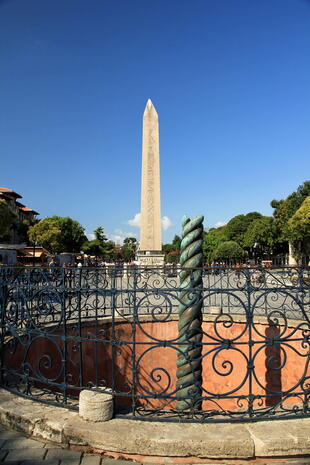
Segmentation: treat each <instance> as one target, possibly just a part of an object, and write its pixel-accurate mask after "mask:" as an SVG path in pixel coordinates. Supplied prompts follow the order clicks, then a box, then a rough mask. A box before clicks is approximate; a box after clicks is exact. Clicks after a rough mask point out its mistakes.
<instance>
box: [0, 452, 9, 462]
mask: <svg viewBox="0 0 310 465" xmlns="http://www.w3.org/2000/svg"><path fill="white" fill-rule="evenodd" d="M7 453H8V451H7V450H0V460H3V459H4V457H5V456H6V455H7Z"/></svg>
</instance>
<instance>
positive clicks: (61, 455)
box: [45, 449, 82, 463]
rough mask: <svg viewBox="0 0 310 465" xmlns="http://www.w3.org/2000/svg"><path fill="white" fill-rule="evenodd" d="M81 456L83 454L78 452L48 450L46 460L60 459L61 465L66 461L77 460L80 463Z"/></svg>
mask: <svg viewBox="0 0 310 465" xmlns="http://www.w3.org/2000/svg"><path fill="white" fill-rule="evenodd" d="M81 455H82V452H80V451H78V450H67V449H48V450H47V454H46V457H45V458H46V460H51V459H59V460H61V463H63V461H65V460H72V461H73V460H76V461H77V462H78V463H79V461H80V459H81Z"/></svg>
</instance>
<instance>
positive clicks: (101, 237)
mask: <svg viewBox="0 0 310 465" xmlns="http://www.w3.org/2000/svg"><path fill="white" fill-rule="evenodd" d="M94 235H95V239H96V240H97V241H99V242H101V243H102V244H103V243H104V242H106V241H107V240H108V239H107V236H106V235H105V233H104V229H103V227H102V226H98V228H96V229H94Z"/></svg>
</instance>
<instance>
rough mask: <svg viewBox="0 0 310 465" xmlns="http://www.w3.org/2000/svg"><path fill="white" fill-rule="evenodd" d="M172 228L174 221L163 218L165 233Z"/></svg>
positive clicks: (162, 223)
mask: <svg viewBox="0 0 310 465" xmlns="http://www.w3.org/2000/svg"><path fill="white" fill-rule="evenodd" d="M171 226H172V221H171V220H170V218H168V216H163V217H162V219H161V227H162V228H163V230H164V231H166V230H167V229H168V228H170V227H171Z"/></svg>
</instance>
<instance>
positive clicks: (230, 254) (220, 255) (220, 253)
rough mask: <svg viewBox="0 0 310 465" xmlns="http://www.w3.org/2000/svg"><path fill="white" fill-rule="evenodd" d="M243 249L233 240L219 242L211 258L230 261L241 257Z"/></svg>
mask: <svg viewBox="0 0 310 465" xmlns="http://www.w3.org/2000/svg"><path fill="white" fill-rule="evenodd" d="M243 256H244V251H243V249H242V248H241V247H240V245H239V244H238V243H237V242H235V241H225V242H221V243H220V244H219V245H218V247H217V248H216V250H215V251H214V252H213V259H214V260H217V261H224V262H226V263H227V262H231V261H237V260H240V259H242V258H243Z"/></svg>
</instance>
